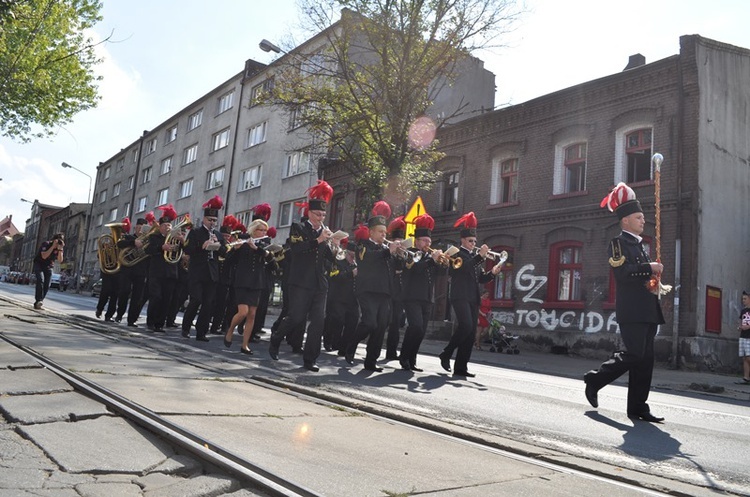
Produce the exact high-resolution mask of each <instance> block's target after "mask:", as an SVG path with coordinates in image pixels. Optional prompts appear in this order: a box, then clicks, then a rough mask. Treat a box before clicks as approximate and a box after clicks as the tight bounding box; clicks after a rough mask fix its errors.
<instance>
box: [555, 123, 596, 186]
mask: <svg viewBox="0 0 750 497" xmlns="http://www.w3.org/2000/svg"><path fill="white" fill-rule="evenodd" d="M576 143H585V144H586V172H585V174H586V175H588V172H589V171H588V168H589V167H588V153H589V141H588V139H586V138H585V137H583V136H574V137H571V138H568V139H565V140H563V141H560V142H558V143H556V144H555V162H554V166H553V169H552V171H553V173H552V195H565V194H567V193H568V192H566V191H565V172H566V168H565V149H567V148H568V147H569V146H571V145H575V144H576ZM584 183H586V178H585V179H584ZM583 191H585V186H584V190H583ZM572 193H574V194H575V193H580V192H572Z"/></svg>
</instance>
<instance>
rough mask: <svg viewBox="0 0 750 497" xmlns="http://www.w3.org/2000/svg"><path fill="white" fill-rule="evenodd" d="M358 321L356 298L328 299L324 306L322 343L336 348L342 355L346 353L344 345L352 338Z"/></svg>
mask: <svg viewBox="0 0 750 497" xmlns="http://www.w3.org/2000/svg"><path fill="white" fill-rule="evenodd" d="M358 322H359V304H357V301H356V300H354V301H351V300H343V299H335V300H329V301H328V304H327V307H326V330H325V334H326V335H325V337H324V339H323V341H324V343H325V344H326V345H328V347H329V348H330V349H332V350H333V349H338V351H339V352H340V353H341V354H342V355H343V354H346V346H347V344H348V343H349V342H351V341H352V340H353V339H354V333H355V331H356V329H357V323H358Z"/></svg>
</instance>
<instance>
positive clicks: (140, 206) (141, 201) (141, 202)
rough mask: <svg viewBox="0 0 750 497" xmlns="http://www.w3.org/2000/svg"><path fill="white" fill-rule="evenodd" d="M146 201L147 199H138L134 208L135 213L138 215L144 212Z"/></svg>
mask: <svg viewBox="0 0 750 497" xmlns="http://www.w3.org/2000/svg"><path fill="white" fill-rule="evenodd" d="M147 200H148V197H141V198H139V199H138V204H137V207H136V208H135V213H136V214H138V213H139V212H143V211H145V210H146V202H147Z"/></svg>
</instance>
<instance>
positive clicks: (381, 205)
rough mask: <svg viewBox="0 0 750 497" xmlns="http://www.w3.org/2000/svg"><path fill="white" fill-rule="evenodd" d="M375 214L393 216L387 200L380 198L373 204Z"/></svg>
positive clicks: (373, 213)
mask: <svg viewBox="0 0 750 497" xmlns="http://www.w3.org/2000/svg"><path fill="white" fill-rule="evenodd" d="M372 215H373V216H383V217H384V218H386V219H388V218H389V217H391V206H390V205H388V202H386V201H385V200H378V201H377V202H375V205H373V206H372Z"/></svg>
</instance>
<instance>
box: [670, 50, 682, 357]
mask: <svg viewBox="0 0 750 497" xmlns="http://www.w3.org/2000/svg"><path fill="white" fill-rule="evenodd" d="M683 84H684V80H683V77H682V55H680V57H678V58H677V92H678V93H677V144H676V145H677V147H676V148H677V178H676V180H677V204H676V211H677V226H676V227H675V228H676V229H675V242H674V243H675V247H674V248H675V251H674V255H675V257H674V290H673V291H674V309H673V312H672V364H671V366H672V368H673V369H680V366H681V364H680V362H681V361H680V287H681V283H680V277H681V272H680V268H681V265H682V144H683V138H684V137H683V132H684V128H685V123H684V121H685V96H684V95H685V90H684V88H683Z"/></svg>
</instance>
